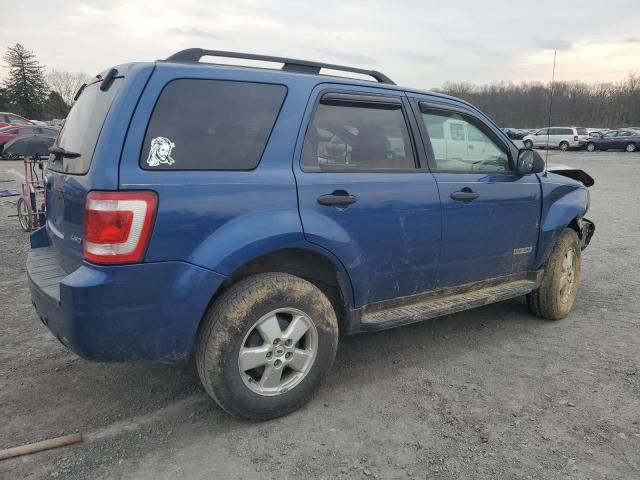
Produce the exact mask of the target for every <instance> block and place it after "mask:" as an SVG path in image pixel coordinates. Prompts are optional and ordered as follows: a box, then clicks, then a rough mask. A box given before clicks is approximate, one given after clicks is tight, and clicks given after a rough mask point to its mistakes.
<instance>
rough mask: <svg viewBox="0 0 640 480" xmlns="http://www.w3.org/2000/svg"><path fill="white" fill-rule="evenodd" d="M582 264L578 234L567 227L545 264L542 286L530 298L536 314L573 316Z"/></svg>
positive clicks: (555, 317) (549, 317)
mask: <svg viewBox="0 0 640 480" xmlns="http://www.w3.org/2000/svg"><path fill="white" fill-rule="evenodd" d="M580 265H581V249H580V240H579V238H578V234H577V233H576V232H575V231H574V230H572V229H570V228H566V229H565V230H564V231H563V232H562V233H561V234H560V237H559V238H558V241H557V242H556V245H555V247H554V248H553V251H552V252H551V255H549V258H548V259H547V261H546V262H545V265H544V274H543V277H542V282H541V284H540V286H539V287H538V289H537V290H534V291H533V292H531V293H529V294H528V295H527V304H528V306H529V309H530V310H531V312H532V313H533V314H534V315H537V316H539V317H542V318H546V319H548V320H560V319H562V318H564V317H566V316H567V315H568V314H569V312H570V311H571V308H572V307H573V304H574V302H575V299H576V292H577V291H578V283H579V281H580Z"/></svg>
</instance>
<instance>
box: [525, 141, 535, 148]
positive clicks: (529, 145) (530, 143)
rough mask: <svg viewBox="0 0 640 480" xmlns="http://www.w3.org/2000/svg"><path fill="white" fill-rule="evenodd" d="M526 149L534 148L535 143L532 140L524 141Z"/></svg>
mask: <svg viewBox="0 0 640 480" xmlns="http://www.w3.org/2000/svg"><path fill="white" fill-rule="evenodd" d="M524 147H525V148H533V142H532V141H531V140H525V141H524Z"/></svg>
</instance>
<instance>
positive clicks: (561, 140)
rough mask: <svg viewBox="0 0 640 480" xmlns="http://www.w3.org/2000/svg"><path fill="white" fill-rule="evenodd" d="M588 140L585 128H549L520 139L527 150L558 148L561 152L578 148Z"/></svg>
mask: <svg viewBox="0 0 640 480" xmlns="http://www.w3.org/2000/svg"><path fill="white" fill-rule="evenodd" d="M587 138H589V132H588V131H587V129H586V128H578V127H550V128H542V129H540V130H538V131H537V132H536V133H534V134H532V135H527V136H526V137H524V138H523V139H522V141H523V142H524V146H525V147H527V148H536V147H546V146H547V145H548V146H549V148H559V149H560V150H562V151H565V150H569V149H570V148H580V146H581V145H580V142H581V141H582V140H586V139H587Z"/></svg>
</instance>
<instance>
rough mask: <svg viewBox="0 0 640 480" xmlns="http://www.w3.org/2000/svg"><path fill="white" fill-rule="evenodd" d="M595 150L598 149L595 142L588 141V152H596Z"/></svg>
mask: <svg viewBox="0 0 640 480" xmlns="http://www.w3.org/2000/svg"><path fill="white" fill-rule="evenodd" d="M595 151H596V144H595V143H593V142H589V143H587V152H595Z"/></svg>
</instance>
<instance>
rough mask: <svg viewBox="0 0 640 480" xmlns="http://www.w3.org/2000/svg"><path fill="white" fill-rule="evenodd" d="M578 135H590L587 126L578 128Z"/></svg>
mask: <svg viewBox="0 0 640 480" xmlns="http://www.w3.org/2000/svg"><path fill="white" fill-rule="evenodd" d="M576 131H577V132H578V135H589V133H588V132H587V129H586V128H576Z"/></svg>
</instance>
